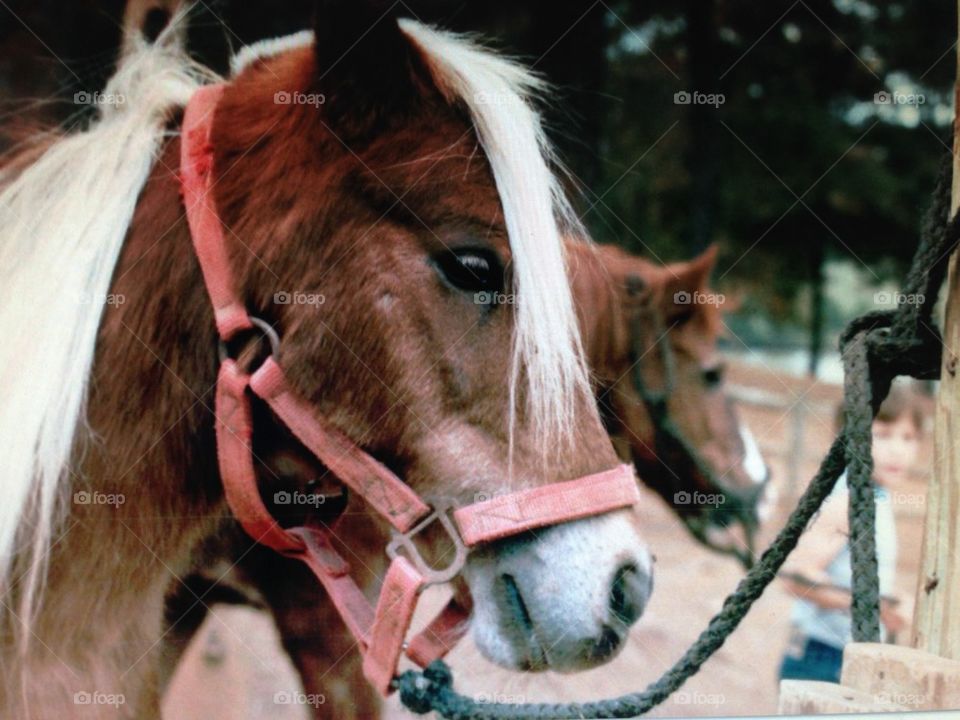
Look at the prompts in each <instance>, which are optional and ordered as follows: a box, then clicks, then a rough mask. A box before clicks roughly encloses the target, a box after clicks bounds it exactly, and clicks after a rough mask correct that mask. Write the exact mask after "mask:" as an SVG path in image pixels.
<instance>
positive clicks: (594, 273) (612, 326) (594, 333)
mask: <svg viewBox="0 0 960 720" xmlns="http://www.w3.org/2000/svg"><path fill="white" fill-rule="evenodd" d="M567 251H568V255H569V262H568V264H569V267H570V273H571V278H572V283H573V294H574V302H575V303H576V306H577V315H578V318H579V321H580V333H581V337H582V339H583V348H584V352H585V354H586V359H587V363H588V365H589V367H590V369H591V371H592V372H593V374H594V375H595V376H601V379H605V378H603V377H602V376H603V374H604V370H605V369H606V367H607V365H608V364H609V361H610V358H611V357H612V356H613V355H614V353H615V348H614V345H615V344H616V343H617V342H619V341H620V340H621V338H620V335H621V332H620V329H619V324H620V323H621V315H622V313H621V308H620V302H619V299H618V294H617V288H616V282H617V280H616V278H615V277H614V276H613V275H612V274H611V272H610V268H608V267H607V265H606V263H605V262H604V257H603V255H602V253H603V248H602V246H590V245H587V244H586V243H581V242H569V243H568V244H567Z"/></svg>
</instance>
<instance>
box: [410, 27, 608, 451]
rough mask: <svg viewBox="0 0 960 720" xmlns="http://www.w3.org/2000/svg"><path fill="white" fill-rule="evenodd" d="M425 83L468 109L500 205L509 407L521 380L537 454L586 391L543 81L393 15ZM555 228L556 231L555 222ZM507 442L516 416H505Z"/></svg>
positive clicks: (566, 217)
mask: <svg viewBox="0 0 960 720" xmlns="http://www.w3.org/2000/svg"><path fill="white" fill-rule="evenodd" d="M400 27H401V29H402V30H403V31H404V32H405V33H406V34H407V36H408V37H410V38H411V39H412V40H413V41H414V43H416V45H417V46H419V47H420V49H421V50H422V51H423V52H424V54H425V56H426V58H427V62H428V63H429V65H430V68H431V71H432V72H433V76H434V81H435V82H436V84H437V86H438V87H439V88H440V90H441V92H443V93H444V94H445V95H446V96H447V98H448V99H449V100H450V101H451V102H456V101H460V102H462V103H463V104H465V105H466V107H467V109H468V110H469V111H470V115H471V117H472V119H473V122H474V125H475V127H476V131H477V135H478V137H479V140H480V144H481V146H482V147H483V150H484V152H485V154H486V156H487V160H488V162H489V163H490V168H491V170H492V171H493V177H494V180H495V182H496V185H497V191H498V192H499V195H500V202H501V205H502V206H503V215H504V220H505V222H506V226H507V233H508V235H509V238H510V248H511V251H512V254H513V269H514V278H515V280H514V282H515V287H514V296H515V298H516V338H515V344H514V351H513V378H512V381H511V385H510V397H511V400H512V401H513V402H511V408H514V409H515V408H516V406H517V398H518V397H519V392H518V389H519V384H520V383H521V382H523V381H525V382H526V388H525V390H526V400H527V402H526V411H527V417H528V421H529V424H530V428H531V430H532V431H533V432H534V433H535V435H536V438H537V440H538V442H539V443H540V445H541V448H542V449H543V452H544V453H547V452H553V451H555V450H556V447H557V444H558V443H562V442H565V441H566V440H568V439H569V438H570V436H571V434H572V431H573V423H574V417H575V412H574V411H575V408H576V405H577V402H578V400H581V399H583V398H588V397H590V396H591V395H590V385H589V382H588V379H587V378H588V374H587V369H586V365H585V362H584V355H583V349H582V347H581V341H580V333H579V328H578V325H577V318H576V313H575V310H574V305H573V296H572V294H571V291H570V285H569V280H568V276H567V272H566V259H565V257H564V243H563V242H562V237H563V235H564V234H569V235H572V236H574V237H585V236H586V232H585V231H584V230H583V228H582V226H581V224H580V221H579V219H578V218H577V215H576V213H575V212H574V211H573V209H572V208H571V206H570V204H569V202H568V200H567V198H566V195H565V194H564V192H563V189H562V188H561V186H560V183H559V181H558V180H557V177H556V176H555V175H554V173H553V172H552V170H551V166H555V165H556V159H555V157H554V154H553V151H552V149H551V147H550V144H549V142H548V140H547V138H546V135H545V133H544V130H543V126H542V124H541V121H540V116H539V114H538V113H537V110H536V109H535V107H534V101H535V99H536V97H537V96H538V95H539V94H542V92H543V90H544V89H545V88H544V83H543V82H542V81H541V80H540V79H539V78H537V77H536V76H535V75H533V74H531V73H530V71H529V70H527V69H526V68H524V67H522V66H521V65H519V64H517V63H515V62H512V61H510V60H507V59H504V58H502V57H499V56H497V55H495V54H494V53H492V52H491V51H489V50H487V49H485V48H483V47H482V46H480V45H479V44H477V43H476V42H473V41H472V40H470V39H468V38H465V37H463V36H460V35H456V34H453V33H448V32H443V31H440V30H436V29H434V28H430V27H427V26H425V25H422V24H421V23H418V22H415V21H412V20H401V21H400ZM561 228H562V229H561ZM509 422H510V437H511V442H512V438H513V436H514V429H515V425H516V419H515V415H514V413H513V412H511V417H510V420H509Z"/></svg>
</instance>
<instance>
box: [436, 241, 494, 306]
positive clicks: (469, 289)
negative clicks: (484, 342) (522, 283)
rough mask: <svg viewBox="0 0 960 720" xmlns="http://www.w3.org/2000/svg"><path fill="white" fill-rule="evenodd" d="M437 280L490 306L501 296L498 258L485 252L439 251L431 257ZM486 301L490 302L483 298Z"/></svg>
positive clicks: (489, 251)
mask: <svg viewBox="0 0 960 720" xmlns="http://www.w3.org/2000/svg"><path fill="white" fill-rule="evenodd" d="M432 263H433V266H434V268H435V269H436V271H437V274H438V275H439V276H440V279H441V280H442V281H443V282H444V283H445V284H446V285H447V286H448V287H450V288H451V289H453V290H457V291H459V292H463V293H472V294H474V295H476V296H480V298H481V300H483V303H482V304H485V305H491V304H493V303H494V302H495V301H496V300H495V298H496V296H499V295H501V294H502V293H503V283H504V271H503V265H502V264H501V262H500V258H499V257H497V254H496V253H495V252H493V251H492V250H489V249H487V248H473V247H468V248H458V249H456V250H449V249H446V250H442V251H441V252H438V253H436V254H435V255H434V256H433V257H432ZM487 297H489V300H485V298H487Z"/></svg>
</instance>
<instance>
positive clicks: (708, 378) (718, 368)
mask: <svg viewBox="0 0 960 720" xmlns="http://www.w3.org/2000/svg"><path fill="white" fill-rule="evenodd" d="M725 370H726V368H725V367H724V366H723V365H714V366H713V367H708V368H706V369H704V371H703V383H704V384H705V385H706V386H707V387H708V388H715V387H717V386H718V385H720V383H722V382H723V373H724V371H725Z"/></svg>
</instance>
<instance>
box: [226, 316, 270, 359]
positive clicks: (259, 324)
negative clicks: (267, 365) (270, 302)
mask: <svg viewBox="0 0 960 720" xmlns="http://www.w3.org/2000/svg"><path fill="white" fill-rule="evenodd" d="M250 324H251V325H253V328H252V329H255V330H259V331H260V332H261V333H263V337H265V338H266V339H267V341H268V342H269V343H270V354H271V355H273V356H274V357H277V354H278V353H279V352H280V336H279V335H277V331H276V330H274V329H273V325H271V324H270V323H268V322H267V321H266V320H261V319H260V318H258V317H257V316H256V315H251V316H250ZM240 332H243V331H240ZM236 335H237V333H234V334H233V337H236ZM233 337H231V338H230V340H233ZM218 352H219V355H220V362H223V361H224V360H226V359H227V358H228V357H230V349H229V348H228V347H227V343H226V341H225V340H224V339H223V338H221V339H220V345H219V347H218Z"/></svg>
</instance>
